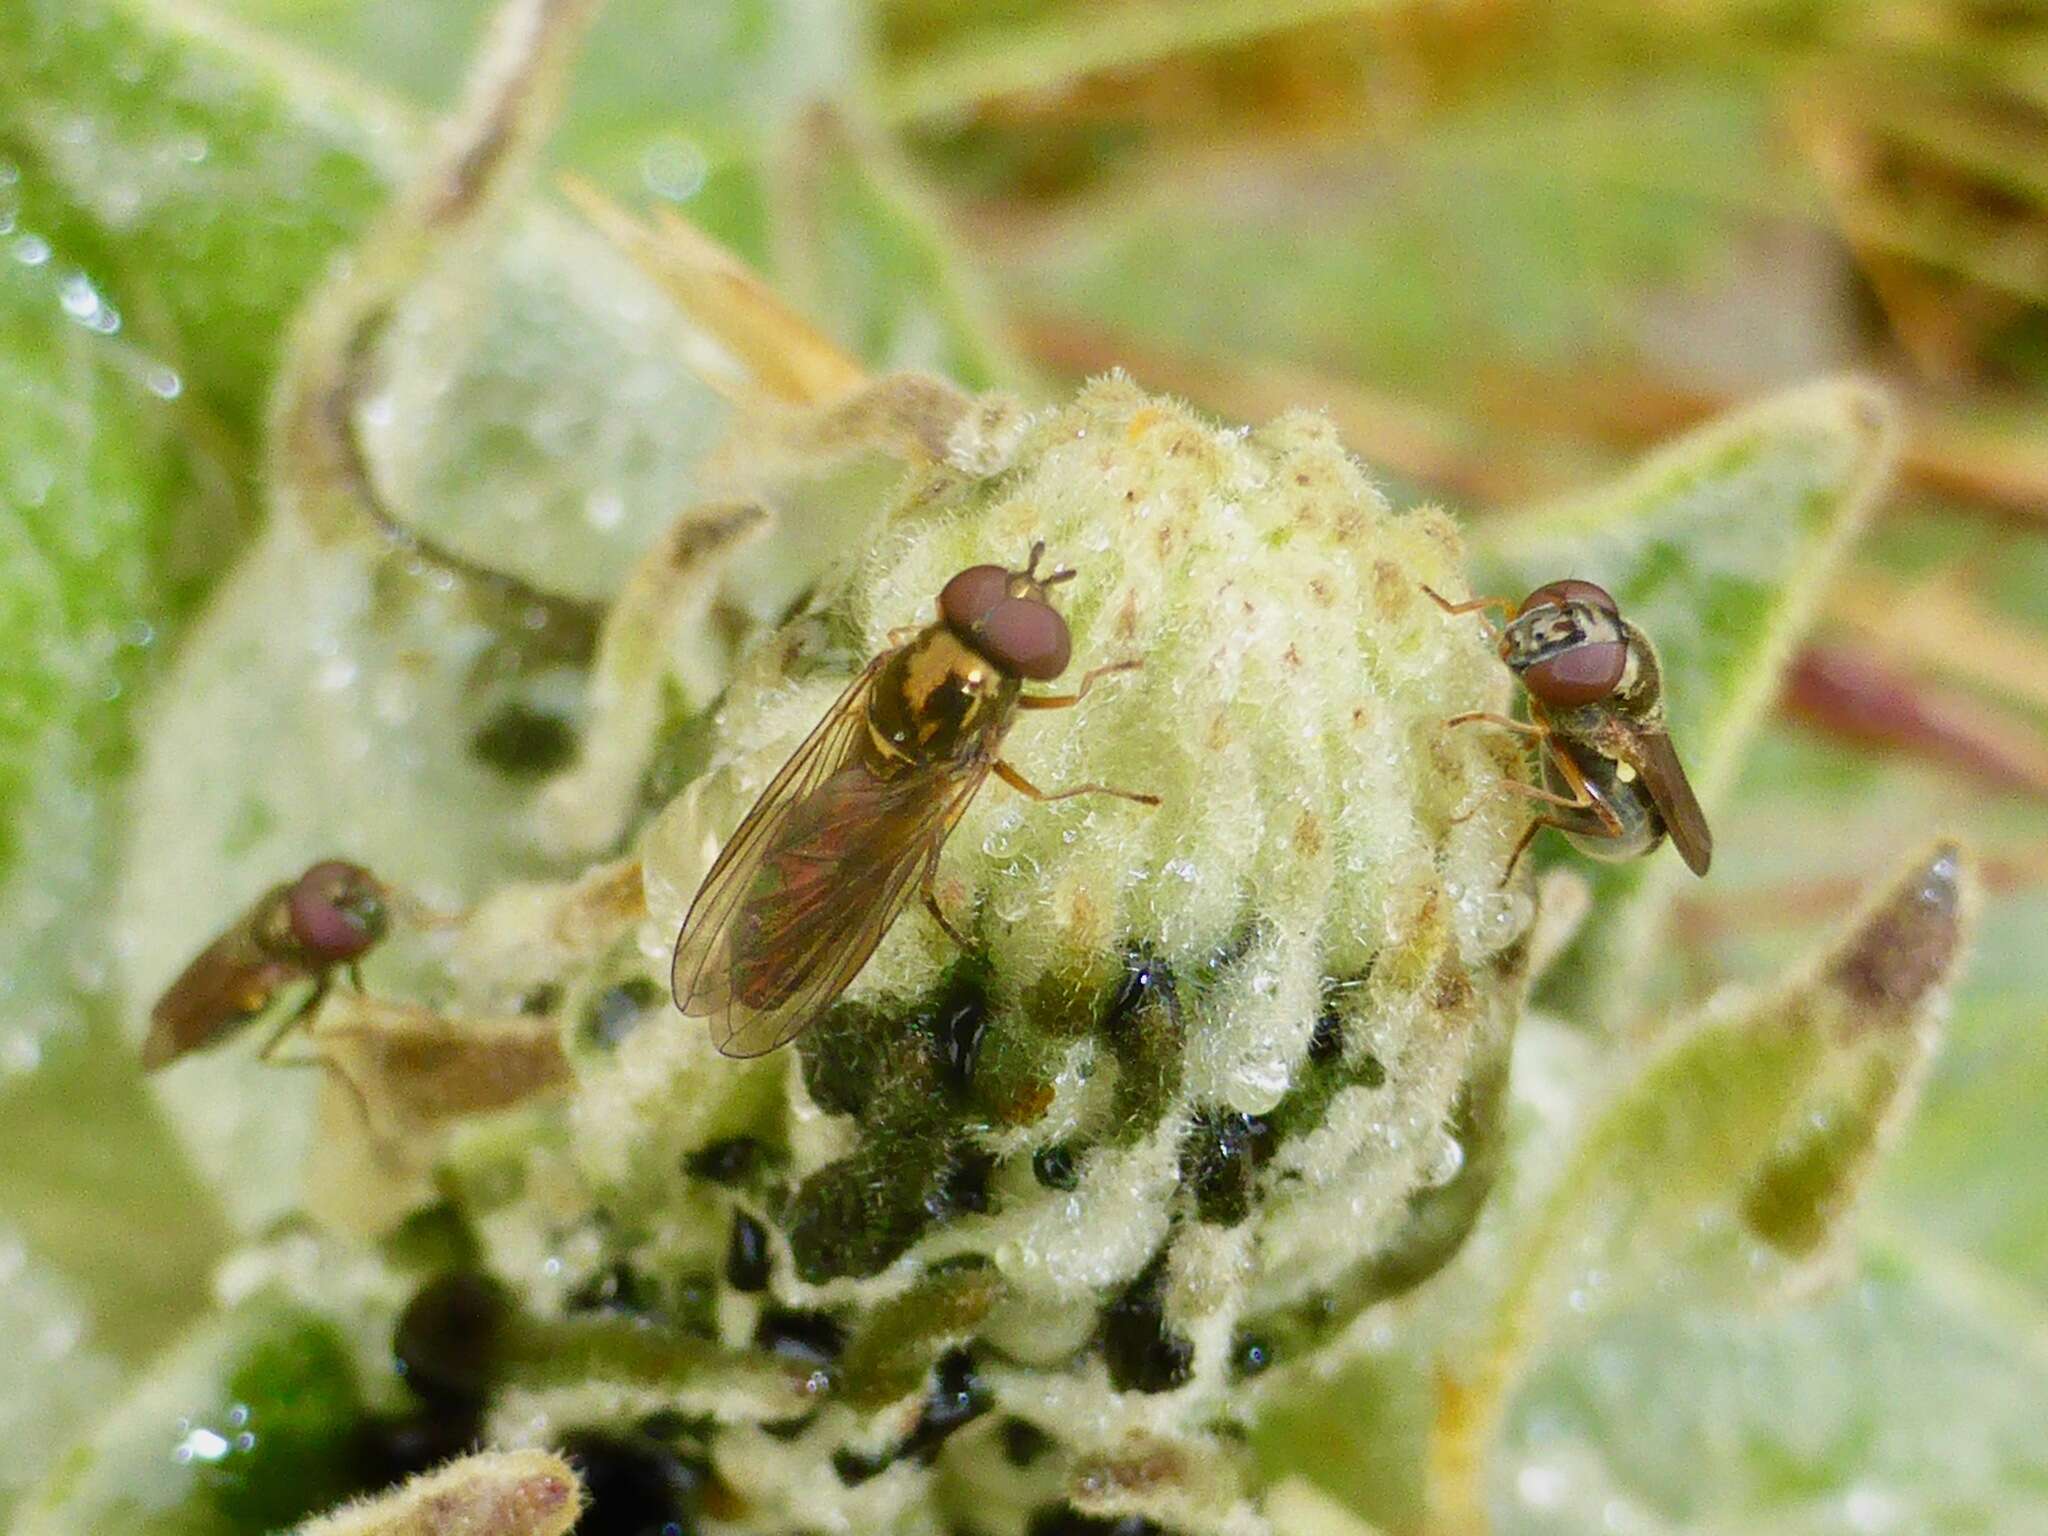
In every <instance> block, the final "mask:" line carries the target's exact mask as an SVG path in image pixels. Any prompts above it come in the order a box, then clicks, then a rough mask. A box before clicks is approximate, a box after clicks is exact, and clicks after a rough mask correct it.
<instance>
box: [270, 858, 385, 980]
mask: <svg viewBox="0 0 2048 1536" xmlns="http://www.w3.org/2000/svg"><path fill="white" fill-rule="evenodd" d="M286 906H287V909H288V910H289V912H290V914H291V921H292V937H293V938H295V939H297V940H298V941H299V944H300V946H301V947H302V948H304V949H305V950H306V952H307V953H308V954H310V955H311V956H312V957H313V958H314V959H316V960H321V961H325V962H327V963H329V964H341V963H343V962H346V961H349V960H356V959H360V958H361V957H362V955H363V953H364V952H365V951H366V950H368V949H369V948H370V947H371V946H372V945H373V944H375V943H376V942H377V941H378V940H379V939H381V938H383V937H384V930H385V928H386V927H387V926H388V925H389V923H390V914H389V913H388V912H387V911H386V910H385V906H384V888H383V887H382V886H381V885H379V884H378V883H377V881H376V878H375V877H374V876H373V875H371V873H370V872H369V871H368V870H367V869H364V868H363V867H362V866H361V865H359V864H349V863H346V862H344V861H343V860H340V859H329V860H327V861H326V862H325V863H321V864H315V865H314V866H313V867H312V868H311V869H309V870H307V871H306V872H305V873H304V874H303V875H301V876H299V878H298V879H297V880H295V881H294V882H292V889H291V894H290V896H288V897H287V898H286Z"/></svg>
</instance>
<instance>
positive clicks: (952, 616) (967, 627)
mask: <svg viewBox="0 0 2048 1536" xmlns="http://www.w3.org/2000/svg"><path fill="white" fill-rule="evenodd" d="M1009 595H1010V573H1009V571H1007V570H1005V569H1004V568H1003V567H1002V566H1000V565H970V566H969V567H967V569H966V570H964V571H962V572H961V573H960V574H959V575H958V576H955V577H954V578H953V579H952V580H951V581H949V582H947V583H946V585H945V588H944V589H943V590H942V591H941V592H940V593H939V617H940V618H942V619H944V620H945V621H946V626H947V628H949V629H951V630H952V631H953V632H954V633H955V634H957V635H959V636H960V637H961V638H962V639H963V640H965V639H972V638H973V635H974V630H975V626H977V625H978V624H980V623H981V621H982V620H983V619H984V618H986V617H987V616H988V612H989V610H990V609H991V608H993V607H995V605H996V604H997V603H1000V602H1001V601H1002V600H1003V599H1004V598H1006V597H1008V596H1009Z"/></svg>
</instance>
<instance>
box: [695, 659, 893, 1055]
mask: <svg viewBox="0 0 2048 1536" xmlns="http://www.w3.org/2000/svg"><path fill="white" fill-rule="evenodd" d="M893 654H894V653H893V652H891V651H884V652H883V653H882V654H881V655H879V656H877V657H875V658H874V660H872V661H870V662H869V663H868V665H867V666H866V667H865V668H864V669H863V670H862V671H861V673H860V675H859V676H857V677H855V678H854V680H853V681H852V682H851V683H849V684H848V685H847V687H846V690H845V692H843V693H842V694H840V696H839V698H838V700H837V701H836V702H835V703H834V704H833V705H832V707H831V709H829V710H827V711H826V713H825V717H824V718H823V719H822V720H820V721H819V722H818V724H817V727H816V728H815V729H814V730H813V731H812V732H811V734H810V735H809V736H808V737H806V738H805V739H804V742H803V745H801V746H799V747H798V748H797V749H796V751H795V752H794V753H792V754H791V756H790V759H789V761H788V762H786V763H784V764H783V765H782V769H781V771H780V772H778V773H777V774H776V775H775V778H774V779H773V780H772V781H771V782H770V783H769V785H768V787H767V788H766V789H765V790H763V791H762V792H761V797H760V799H758V800H756V801H755V802H754V806H753V809H751V810H750V811H748V812H747V814H746V816H745V817H744V818H743V819H742V820H741V822H740V824H739V826H738V827H737V828H735V829H734V831H733V835H732V837H731V838H730V839H729V840H728V841H727V842H726V845H725V847H724V848H722V849H721V850H719V854H718V858H717V859H716V860H715V861H714V862H713V864H712V866H711V872H710V873H709V874H708V875H706V876H705V877H704V883H703V885H702V886H701V887H699V889H698V891H697V895H696V898H695V899H694V900H693V901H692V902H691V903H690V912H689V916H687V917H686V918H684V919H683V928H682V932H681V933H680V934H678V935H677V936H676V949H675V960H674V963H673V965H672V966H671V968H670V971H669V989H670V991H671V993H672V994H673V995H674V997H675V1002H676V1007H677V1008H679V1009H681V1010H682V1012H683V1013H684V1014H685V1015H686V1016H688V1017H691V1018H703V1019H709V1020H710V1021H711V1033H712V1039H713V1041H714V1042H715V1043H716V1044H717V1046H718V1048H719V1050H720V1051H721V1052H723V1053H724V1054H726V1055H728V1056H758V1055H763V1054H765V1053H767V1052H768V1051H771V1050H773V1049H775V1047H776V1046H778V1045H781V1044H783V1043H784V1042H785V1041H787V1040H790V1039H793V1038H795V1036H796V1034H797V1033H798V1032H799V1031H800V1030H801V1029H802V1028H803V1027H804V1025H805V1024H807V1023H809V1022H810V1016H809V1014H807V1013H805V1012H804V1011H803V1006H802V1005H803V1003H804V1001H805V999H806V998H807V997H809V996H810V995H811V993H812V992H813V991H814V990H815V988H814V987H813V983H814V982H815V981H817V980H818V979H819V978H820V976H821V975H822V974H823V973H824V971H828V970H835V969H836V968H834V967H830V966H821V959H822V957H821V956H820V955H819V954H818V952H817V951H818V945H819V944H820V943H821V942H822V935H821V934H819V933H812V934H809V935H806V936H805V938H804V940H803V941H802V942H800V943H796V944H795V945H793V946H792V948H791V952H789V953H779V952H778V948H777V939H778V935H777V934H776V933H775V932H774V931H773V926H772V925H774V916H773V914H774V913H775V912H777V911H782V912H788V911H791V910H803V909H802V908H801V907H798V906H793V905H792V897H791V893H790V892H789V891H788V890H787V889H783V890H781V892H780V894H778V893H777V891H776V890H775V889H773V888H771V890H770V891H769V892H767V893H766V894H765V896H764V892H763V891H762V889H761V882H762V877H763V872H764V870H766V869H767V868H768V867H769V866H770V864H771V861H772V862H773V863H774V865H775V866H776V869H775V874H776V876H777V877H778V878H777V880H776V882H774V885H775V886H780V887H786V886H787V885H788V883H789V882H791V880H792V878H794V880H795V883H796V884H797V885H799V886H800V887H801V889H802V890H803V891H807V892H812V893H815V894H814V896H813V898H812V899H813V901H814V903H818V904H822V903H823V902H824V900H825V898H826V897H827V896H835V897H836V899H837V900H838V901H839V902H840V903H842V904H846V905H850V906H852V907H854V908H856V909H860V908H862V907H863V906H864V903H865V902H866V901H868V900H871V899H873V897H874V896H875V895H876V894H877V893H876V891H875V889H874V887H873V886H872V885H868V886H866V888H865V889H863V888H862V887H861V886H860V885H854V884H848V883H846V882H845V881H842V880H839V879H837V878H835V877H836V875H837V873H838V871H839V870H840V869H841V867H842V866H843V867H844V868H845V869H846V871H847V872H848V874H849V875H851V874H853V873H854V872H855V870H854V866H855V865H856V864H860V863H863V862H864V861H861V860H858V859H855V858H850V857H849V856H850V855H852V853H853V843H854V841H857V840H858V834H857V833H849V832H847V831H845V830H836V831H835V824H837V825H838V826H839V827H840V828H842V829H843V828H845V827H851V826H855V825H857V823H856V822H855V821H854V820H853V818H856V817H862V816H871V815H873V814H874V813H875V812H876V810H877V809H878V807H877V806H876V805H874V804H873V803H868V802H864V801H863V798H862V796H861V795H860V794H859V793H858V792H857V791H858V789H859V787H860V785H861V782H862V781H863V780H865V781H867V782H868V783H869V784H870V785H872V786H874V787H875V788H876V789H877V790H878V789H879V787H880V785H881V781H880V780H877V779H875V778H874V776H873V775H871V774H868V773H866V772H865V770H863V769H862V768H861V766H860V747H861V743H862V739H863V736H864V734H865V732H866V730H867V700H868V693H869V690H870V689H871V688H872V687H873V685H874V680H875V677H876V676H877V674H879V673H880V671H881V669H882V667H883V666H884V664H885V663H886V662H887V661H888V659H889V657H890V656H891V655H893ZM899 782H900V781H899ZM828 786H830V793H829V794H827V787H828ZM821 796H823V797H824V799H823V800H822V801H821V799H820V797H821ZM874 873H875V872H874V871H873V870H872V869H867V868H861V869H860V870H859V871H858V874H859V877H860V878H861V879H862V880H864V881H865V880H871V879H872V878H873V875H874ZM898 905H899V906H900V901H899V903H898ZM809 910H811V911H813V912H815V911H816V910H818V906H816V905H814V906H813V907H812V908H810V909H809ZM891 915H892V916H893V913H892V914H891ZM764 917H766V918H768V919H769V925H764V921H763V920H764ZM884 926H885V927H886V924H885V925H884ZM783 936H784V937H787V935H783ZM844 942H845V941H844V938H843V936H842V938H841V939H840V944H841V946H842V947H843V945H844ZM874 942H875V943H879V942H880V936H879V934H878V935H877V936H876V939H875V941H874ZM873 947H874V945H873V944H872V943H871V944H869V946H868V949H867V951H865V952H863V953H862V954H861V956H860V958H859V960H857V961H855V963H854V967H853V969H854V970H855V971H858V970H859V968H860V965H861V964H862V963H864V962H865V961H866V959H867V954H868V953H869V952H872V950H873ZM807 961H808V964H806V962H807ZM852 974H853V973H852V972H848V973H846V976H845V977H844V978H843V980H842V981H841V983H840V984H841V985H844V982H845V981H850V980H851V979H852ZM749 998H751V999H753V1001H752V1002H751V1003H750V1002H749V1001H748V999H749Z"/></svg>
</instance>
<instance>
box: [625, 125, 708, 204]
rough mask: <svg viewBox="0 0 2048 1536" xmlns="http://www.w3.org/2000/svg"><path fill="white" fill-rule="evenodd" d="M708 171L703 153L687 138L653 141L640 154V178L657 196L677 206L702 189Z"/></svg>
mask: <svg viewBox="0 0 2048 1536" xmlns="http://www.w3.org/2000/svg"><path fill="white" fill-rule="evenodd" d="M709 169H710V165H709V162H707V161H706V159H705V158H704V151H703V150H701V149H700V148H698V147H697V145H695V144H694V143H692V142H691V141H690V140H688V139H679V138H665V139H656V140H655V141H654V142H653V143H652V144H649V145H648V146H647V147H646V148H645V149H644V150H642V151H641V152H640V179H641V181H642V182H644V183H645V184H646V186H647V190H648V191H650V192H652V193H653V194H654V195H655V196H656V197H665V198H667V199H668V200H669V201H670V202H673V203H680V202H685V201H687V200H688V199H690V198H692V197H695V196H696V195H697V194H698V193H699V192H700V191H702V190H703V187H704V177H705V174H706V172H707V171H708V170H709Z"/></svg>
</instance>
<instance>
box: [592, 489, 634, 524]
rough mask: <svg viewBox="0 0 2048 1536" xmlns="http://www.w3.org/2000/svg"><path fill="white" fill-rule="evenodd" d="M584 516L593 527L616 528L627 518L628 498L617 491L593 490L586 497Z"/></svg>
mask: <svg viewBox="0 0 2048 1536" xmlns="http://www.w3.org/2000/svg"><path fill="white" fill-rule="evenodd" d="M583 516H584V519H585V521H587V522H588V523H589V524H590V526H591V527H593V528H597V529H603V530H609V529H613V528H616V527H618V526H619V524H621V523H622V522H624V521H625V520H626V499H625V498H624V497H623V496H621V495H620V494H619V493H618V492H617V491H609V490H606V491H592V492H591V493H590V494H589V495H588V496H587V497H585V498H584V501H583Z"/></svg>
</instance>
